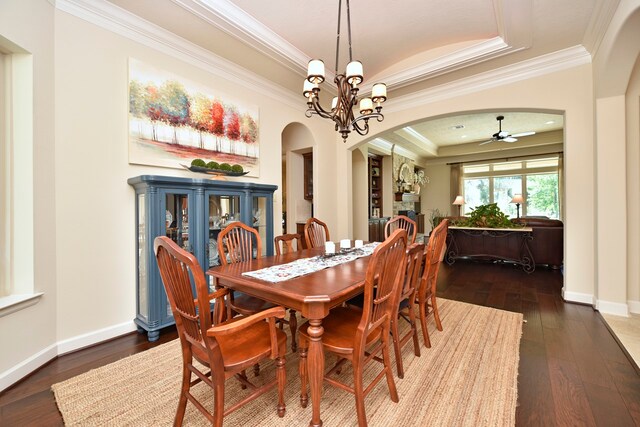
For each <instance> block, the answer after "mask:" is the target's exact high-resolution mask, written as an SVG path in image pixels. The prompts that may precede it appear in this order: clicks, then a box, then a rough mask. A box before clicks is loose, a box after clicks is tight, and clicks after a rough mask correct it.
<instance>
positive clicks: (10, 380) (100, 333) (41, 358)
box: [0, 321, 136, 392]
mask: <svg viewBox="0 0 640 427" xmlns="http://www.w3.org/2000/svg"><path fill="white" fill-rule="evenodd" d="M135 330H136V324H135V323H133V321H128V322H124V323H120V324H118V325H114V326H109V327H108V328H103V329H99V330H97V331H93V332H89V333H86V334H82V335H78V336H76V337H72V338H69V339H66V340H63V341H58V342H57V343H54V344H51V345H50V346H48V347H46V348H45V349H43V350H41V351H39V352H38V353H36V354H34V355H33V356H31V357H29V358H28V359H26V360H25V361H23V362H21V363H19V364H17V365H16V366H14V367H12V368H11V369H8V370H6V371H4V372H2V373H0V392H1V391H3V390H5V389H7V388H9V387H11V386H12V385H13V384H15V383H16V382H18V381H20V380H21V379H23V378H24V377H26V376H28V375H29V374H31V373H33V372H34V371H35V370H37V369H38V368H40V367H41V366H43V365H44V364H46V363H47V362H49V361H51V360H53V359H55V358H56V357H57V356H62V355H63V354H66V353H69V352H72V351H75V350H80V349H81V348H85V347H88V346H91V345H94V344H98V343H100V342H103V341H108V340H110V339H112V338H116V337H118V336H120V335H125V334H128V333H129V332H133V331H135Z"/></svg>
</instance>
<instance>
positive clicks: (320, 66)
mask: <svg viewBox="0 0 640 427" xmlns="http://www.w3.org/2000/svg"><path fill="white" fill-rule="evenodd" d="M346 2H347V30H348V35H349V63H348V64H347V68H346V72H345V73H343V74H338V58H339V53H340V16H341V15H342V0H338V34H337V41H336V73H335V74H336V77H335V79H334V80H333V81H334V83H335V84H336V87H337V91H338V96H336V97H334V98H333V100H332V102H331V109H330V110H325V109H324V108H322V106H321V105H320V86H319V85H320V84H321V83H322V82H323V81H324V62H322V60H320V59H312V60H311V61H309V68H308V71H307V78H306V80H305V81H304V89H303V94H304V96H305V97H306V98H307V107H308V108H307V111H306V112H305V115H306V116H307V117H311V116H312V115H314V114H317V115H318V116H320V117H323V118H325V119H331V120H333V121H334V122H335V125H336V131H337V132H340V133H341V134H342V140H343V142H347V137H348V136H349V133H350V132H351V130H354V131H356V132H358V133H359V134H360V135H366V134H367V133H369V119H372V118H376V119H377V120H378V121H379V122H381V121H383V120H384V116H383V115H382V114H381V113H380V111H381V110H382V103H383V102H384V101H386V99H387V86H386V85H385V84H384V83H376V84H374V85H373V88H372V89H371V97H370V98H369V97H365V98H360V99H358V90H359V88H358V85H359V84H360V83H362V82H363V80H364V77H363V75H364V73H363V68H362V63H361V62H360V61H354V60H353V57H352V52H351V14H350V11H349V0H346ZM358 101H359V111H360V115H359V116H358V117H356V116H355V114H354V112H353V109H354V108H355V107H356V106H358ZM374 104H375V112H374Z"/></svg>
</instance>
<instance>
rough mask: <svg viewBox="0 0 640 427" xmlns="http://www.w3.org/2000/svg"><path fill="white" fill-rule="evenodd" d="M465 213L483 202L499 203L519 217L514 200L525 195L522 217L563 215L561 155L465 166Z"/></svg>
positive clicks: (512, 215)
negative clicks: (561, 201)
mask: <svg viewBox="0 0 640 427" xmlns="http://www.w3.org/2000/svg"><path fill="white" fill-rule="evenodd" d="M462 174H463V192H464V199H465V205H464V206H463V209H464V211H463V212H464V214H465V215H468V214H469V213H471V211H472V210H473V209H474V208H475V207H476V206H480V205H484V204H487V203H497V204H498V207H499V208H500V209H501V210H502V211H503V212H504V213H505V214H507V215H508V216H511V217H515V216H516V206H515V204H514V203H511V199H512V198H513V196H514V195H516V194H522V195H524V199H525V203H524V204H523V205H522V206H520V215H521V216H526V215H528V216H547V217H549V218H555V219H559V218H560V188H559V181H558V157H557V156H553V157H544V158H532V159H527V160H519V161H503V162H493V163H482V164H471V165H465V166H463V168H462Z"/></svg>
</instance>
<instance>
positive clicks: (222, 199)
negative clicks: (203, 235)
mask: <svg viewBox="0 0 640 427" xmlns="http://www.w3.org/2000/svg"><path fill="white" fill-rule="evenodd" d="M205 203H206V207H207V215H206V217H207V218H208V219H209V221H208V227H207V229H208V230H209V236H208V239H209V241H208V244H206V245H205V260H206V261H207V262H208V265H207V266H205V267H206V268H205V271H206V270H207V269H208V268H209V267H215V266H216V265H220V259H219V257H218V235H219V234H220V231H222V230H223V229H224V228H225V227H226V226H227V225H228V224H229V223H231V222H234V221H240V220H241V218H240V212H241V210H240V195H231V194H227V195H224V194H212V193H209V194H207V197H206V202H205Z"/></svg>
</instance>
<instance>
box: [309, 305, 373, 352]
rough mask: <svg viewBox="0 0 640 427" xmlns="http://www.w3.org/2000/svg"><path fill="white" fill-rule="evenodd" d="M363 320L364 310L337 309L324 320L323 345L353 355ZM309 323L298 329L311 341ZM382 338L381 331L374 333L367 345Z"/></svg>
mask: <svg viewBox="0 0 640 427" xmlns="http://www.w3.org/2000/svg"><path fill="white" fill-rule="evenodd" d="M361 319H362V310H360V309H357V308H350V307H336V308H334V309H333V310H331V312H330V313H329V315H328V316H327V317H325V318H324V319H323V320H322V328H323V329H324V333H323V334H322V345H323V346H324V347H326V348H327V349H328V350H330V351H332V352H335V353H341V354H351V353H353V345H354V339H355V336H356V330H357V328H358V325H359V324H360V320H361ZM308 328H309V322H305V323H304V324H303V325H301V326H300V328H298V333H299V334H300V335H302V336H304V337H305V338H306V339H307V340H309V335H308V334H307V329H308ZM379 337H380V330H378V331H376V332H374V333H372V334H370V335H369V337H368V338H367V343H370V342H373V341H375V340H376V339H378V338H379Z"/></svg>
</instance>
